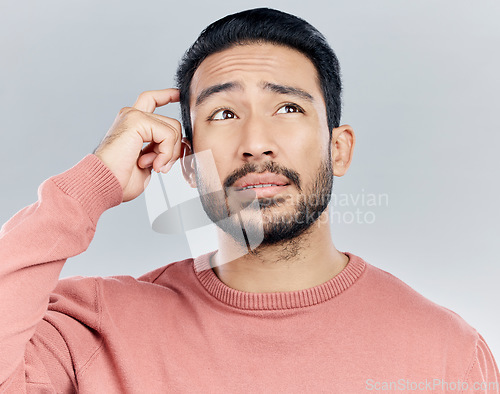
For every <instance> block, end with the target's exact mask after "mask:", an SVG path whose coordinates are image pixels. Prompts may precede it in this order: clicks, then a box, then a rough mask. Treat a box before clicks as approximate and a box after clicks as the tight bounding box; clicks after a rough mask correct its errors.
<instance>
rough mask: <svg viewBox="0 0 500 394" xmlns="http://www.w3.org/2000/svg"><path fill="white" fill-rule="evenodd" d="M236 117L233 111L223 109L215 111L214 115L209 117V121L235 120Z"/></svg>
mask: <svg viewBox="0 0 500 394" xmlns="http://www.w3.org/2000/svg"><path fill="white" fill-rule="evenodd" d="M235 118H236V115H235V113H234V112H233V111H231V110H229V109H225V108H221V109H219V110H217V111H215V112H214V113H213V114H212V115H210V116H209V118H208V120H226V119H235Z"/></svg>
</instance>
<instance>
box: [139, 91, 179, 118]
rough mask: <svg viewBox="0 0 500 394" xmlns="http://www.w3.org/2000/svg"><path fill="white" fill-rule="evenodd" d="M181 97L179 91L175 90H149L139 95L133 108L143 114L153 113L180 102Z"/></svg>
mask: <svg viewBox="0 0 500 394" xmlns="http://www.w3.org/2000/svg"><path fill="white" fill-rule="evenodd" d="M179 96H180V94H179V89H175V88H170V89H163V90H148V91H146V92H142V93H141V94H140V95H139V97H138V98H137V101H136V102H135V104H134V105H133V107H134V108H136V109H139V110H141V111H143V112H149V113H152V112H153V111H154V110H155V109H156V108H158V107H162V106H164V105H167V104H168V103H176V102H178V101H179V100H180V97H179Z"/></svg>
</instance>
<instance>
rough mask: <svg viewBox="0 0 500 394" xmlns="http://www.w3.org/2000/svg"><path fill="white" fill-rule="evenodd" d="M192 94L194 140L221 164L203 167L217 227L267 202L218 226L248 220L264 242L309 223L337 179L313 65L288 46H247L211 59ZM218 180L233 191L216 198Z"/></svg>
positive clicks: (201, 176)
mask: <svg viewBox="0 0 500 394" xmlns="http://www.w3.org/2000/svg"><path fill="white" fill-rule="evenodd" d="M190 93H191V99H190V110H191V119H192V122H193V144H192V146H193V148H194V149H195V152H201V151H205V150H210V151H211V152H212V155H213V159H214V161H215V166H216V170H217V174H215V173H210V172H209V171H208V170H207V168H205V166H204V165H203V163H202V162H200V161H197V163H196V165H197V171H196V183H197V187H198V189H199V191H200V195H201V199H202V203H203V207H204V209H205V211H206V212H207V214H208V216H209V217H210V218H211V219H212V220H213V221H214V222H216V223H217V222H219V221H220V220H222V219H225V218H227V217H228V214H229V215H231V214H234V213H235V212H237V211H240V210H241V208H242V207H244V206H245V205H248V202H249V201H250V200H252V198H258V201H259V203H260V204H259V205H260V208H259V205H257V207H258V208H257V209H254V210H251V209H250V210H249V209H245V210H243V211H240V212H239V218H238V217H237V216H236V215H233V218H232V220H230V221H229V222H228V221H226V222H225V224H224V225H223V226H220V225H219V226H220V227H221V228H222V229H223V230H224V231H226V232H228V233H230V234H231V233H232V231H235V230H237V229H239V228H240V226H241V223H240V220H241V221H242V222H243V225H244V227H245V230H246V231H247V235H251V234H249V233H252V231H255V232H258V231H259V228H260V229H262V228H263V231H264V241H263V242H261V243H262V244H273V243H277V242H280V241H282V240H287V239H291V238H294V237H296V236H297V235H299V234H300V233H302V232H303V231H304V230H305V229H307V228H308V227H310V225H311V224H312V223H313V222H314V220H316V219H317V218H318V217H319V215H320V214H321V213H322V212H323V211H324V209H325V208H326V206H327V204H328V202H329V199H330V192H331V187H332V182H333V173H332V167H331V157H330V138H329V130H328V125H327V117H326V109H325V103H324V99H323V95H322V92H321V88H320V85H319V81H318V77H317V71H316V69H315V67H314V65H313V64H312V62H311V61H310V60H309V59H308V58H307V57H306V56H304V55H303V54H302V53H300V52H298V51H296V50H293V49H290V48H287V47H283V46H276V45H272V44H251V45H238V46H235V47H232V48H230V49H227V50H225V51H223V52H220V53H216V54H213V55H211V56H209V57H207V58H206V59H205V60H204V61H203V62H202V63H201V65H200V66H199V67H198V69H197V71H196V73H195V75H194V77H193V80H192V82H191V92H190ZM216 177H217V179H216ZM218 184H219V185H220V184H222V185H223V186H224V188H225V192H226V193H225V194H226V195H225V196H224V195H222V194H221V195H219V197H217V196H216V195H214V194H212V195H211V196H210V197H207V196H206V195H207V193H210V192H213V191H216V190H217V189H218V187H217V185H218ZM259 184H260V185H272V186H264V187H262V186H257V185H259ZM252 229H253V230H252ZM240 232H241V230H240Z"/></svg>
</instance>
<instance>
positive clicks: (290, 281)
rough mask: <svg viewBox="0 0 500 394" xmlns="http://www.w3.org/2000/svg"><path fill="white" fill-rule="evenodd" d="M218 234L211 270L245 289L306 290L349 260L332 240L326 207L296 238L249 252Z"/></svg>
mask: <svg viewBox="0 0 500 394" xmlns="http://www.w3.org/2000/svg"><path fill="white" fill-rule="evenodd" d="M218 237H219V249H218V251H217V253H216V254H215V255H214V256H213V257H212V260H211V265H212V267H213V271H214V272H215V274H216V275H217V277H218V278H219V279H220V280H221V281H222V282H223V283H225V284H226V285H227V286H229V287H231V288H233V289H236V290H240V291H245V292H251V293H269V292H270V293H273V292H285V291H296V290H303V289H308V288H311V287H314V286H318V285H320V284H322V283H324V282H327V281H328V280H330V279H331V278H333V277H334V276H336V275H337V274H338V273H340V271H342V269H344V267H345V266H346V265H347V262H348V261H349V258H348V257H347V256H346V255H345V254H343V253H341V252H339V251H338V250H337V249H336V248H335V246H334V244H333V242H332V238H331V231H330V225H329V220H328V209H327V210H325V211H324V212H323V214H322V215H321V216H320V218H319V219H318V220H317V221H316V222H315V223H313V224H312V225H311V227H309V228H308V229H307V230H306V231H305V232H304V233H302V234H301V235H299V236H298V237H296V238H294V239H292V240H289V241H285V242H283V243H280V244H275V245H265V246H262V245H261V246H259V247H258V248H256V249H254V250H253V251H251V252H250V253H248V252H246V251H243V252H242V247H241V246H240V245H238V244H236V243H235V241H234V240H233V239H232V238H231V237H230V236H229V235H227V234H226V233H224V232H222V230H220V229H219V230H218ZM244 252H246V253H244ZM235 256H238V257H236V258H235Z"/></svg>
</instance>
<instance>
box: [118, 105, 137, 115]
mask: <svg viewBox="0 0 500 394" xmlns="http://www.w3.org/2000/svg"><path fill="white" fill-rule="evenodd" d="M132 110H133V108H131V107H123V108H122V109H121V110H120V111H119V112H118V115H120V116H123V115H126V114H128V113H129V112H130V111H132Z"/></svg>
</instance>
